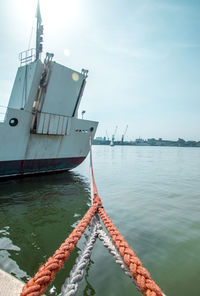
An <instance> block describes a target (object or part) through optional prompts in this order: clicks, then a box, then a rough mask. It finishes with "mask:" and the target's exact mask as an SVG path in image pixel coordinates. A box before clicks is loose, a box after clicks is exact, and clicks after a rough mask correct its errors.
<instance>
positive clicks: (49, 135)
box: [0, 4, 98, 177]
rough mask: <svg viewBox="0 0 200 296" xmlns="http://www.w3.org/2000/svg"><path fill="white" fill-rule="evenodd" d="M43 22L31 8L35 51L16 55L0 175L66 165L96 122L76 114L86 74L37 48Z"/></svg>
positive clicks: (75, 159)
mask: <svg viewBox="0 0 200 296" xmlns="http://www.w3.org/2000/svg"><path fill="white" fill-rule="evenodd" d="M42 34H43V26H42V25H41V15H40V10H39V4H38V8H37V34H36V54H35V53H34V50H33V49H31V50H28V51H25V52H23V53H21V54H20V61H21V65H20V67H19V68H18V71H17V74H16V78H15V82H14V85H13V89H12V92H11V96H10V100H9V104H8V108H7V112H6V115H5V118H4V122H2V123H0V139H1V142H0V177H7V176H14V175H25V174H32V173H44V172H50V171H59V170H68V169H72V168H74V167H76V166H77V165H79V164H80V163H81V162H82V161H83V160H84V159H85V158H86V156H87V154H88V152H89V138H90V135H91V133H92V137H94V135H95V131H96V128H97V125H98V123H97V122H95V121H89V120H83V119H79V118H78V108H79V104H80V101H81V98H82V95H83V91H84V88H85V84H86V79H87V76H88V71H87V70H84V69H83V70H82V71H81V72H77V71H74V70H72V69H70V68H68V67H65V66H63V65H61V64H58V63H56V62H54V61H53V54H50V53H47V54H46V58H45V60H44V62H43V63H42V62H41V60H40V53H41V51H42Z"/></svg>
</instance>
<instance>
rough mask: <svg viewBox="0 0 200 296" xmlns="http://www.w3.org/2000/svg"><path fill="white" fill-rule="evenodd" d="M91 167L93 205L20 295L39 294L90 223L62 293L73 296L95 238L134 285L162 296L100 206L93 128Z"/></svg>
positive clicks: (149, 293)
mask: <svg viewBox="0 0 200 296" xmlns="http://www.w3.org/2000/svg"><path fill="white" fill-rule="evenodd" d="M90 170H91V185H92V188H93V190H92V192H91V197H92V205H91V206H90V208H89V210H88V211H87V213H86V214H85V216H84V217H83V218H82V220H81V221H80V222H79V224H78V225H77V226H76V227H75V229H74V230H73V231H72V233H71V234H70V235H69V237H68V238H67V239H66V240H65V242H64V243H63V244H62V245H61V246H60V248H59V249H58V250H57V251H56V252H55V253H54V255H53V256H52V257H50V258H49V259H48V261H47V263H45V264H44V265H43V266H42V267H40V268H39V270H38V272H37V273H36V275H35V277H34V278H32V279H30V280H29V281H28V282H27V284H26V285H25V286H24V287H23V289H22V292H21V294H20V296H40V295H42V294H43V293H44V292H45V290H46V288H47V286H48V285H49V284H50V283H51V282H52V281H53V279H54V277H55V275H56V273H57V272H58V271H59V270H60V269H61V268H62V267H63V263H64V261H66V260H67V258H68V257H69V255H70V253H71V252H72V250H73V249H74V247H75V246H76V244H77V242H78V241H79V239H80V238H81V236H82V234H83V233H84V231H85V230H86V228H87V226H88V225H89V224H90V222H91V221H92V222H91V234H90V235H89V239H88V241H87V243H86V246H85V248H84V250H83V251H82V252H81V254H80V256H79V257H78V259H77V260H76V265H75V267H74V268H73V270H72V272H71V273H70V277H69V279H68V280H66V282H65V283H64V285H63V288H62V295H63V296H72V295H73V296H74V295H75V293H76V291H77V288H78V283H79V282H80V280H81V279H82V278H83V274H84V270H85V268H86V266H87V264H88V260H89V258H90V255H91V251H92V249H93V245H94V243H95V240H96V237H97V235H98V237H99V239H100V240H101V241H102V242H103V244H104V246H105V247H106V248H107V249H108V250H109V252H110V253H111V254H112V255H113V256H114V257H115V260H116V262H117V263H118V264H120V266H121V267H122V269H123V270H124V271H125V273H126V274H127V275H128V276H129V277H130V278H131V279H132V280H133V282H134V283H135V284H136V286H137V288H138V289H139V290H140V291H141V292H142V293H143V295H146V296H165V295H164V294H163V292H162V291H161V289H160V288H159V287H158V286H157V285H156V283H155V282H154V281H153V280H152V279H151V276H150V274H149V272H148V271H147V269H145V268H144V267H143V266H142V263H141V261H140V259H139V258H138V257H137V256H136V255H135V253H134V251H133V250H132V249H131V248H130V247H129V245H128V243H127V241H126V240H125V239H124V237H123V236H122V235H121V234H120V232H119V231H118V230H117V228H116V227H115V225H114V224H113V222H112V220H111V219H110V217H109V216H108V215H107V213H106V211H105V209H104V208H103V206H102V202H101V199H100V197H99V195H98V191H97V187H96V183H95V179H94V172H93V165H92V131H91V137H90ZM98 214H99V215H100V217H101V219H102V221H103V223H104V226H105V228H106V229H107V231H108V233H109V235H110V237H111V238H112V240H111V239H110V238H108V236H107V234H106V233H105V232H104V231H103V230H102V227H101V224H100V222H99V216H98Z"/></svg>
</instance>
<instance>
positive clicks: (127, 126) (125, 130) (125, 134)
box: [121, 124, 128, 143]
mask: <svg viewBox="0 0 200 296" xmlns="http://www.w3.org/2000/svg"><path fill="white" fill-rule="evenodd" d="M127 129H128V124H127V125H126V128H125V130H124V133H123V135H122V140H121V142H122V143H123V142H124V137H125V135H126V132H127Z"/></svg>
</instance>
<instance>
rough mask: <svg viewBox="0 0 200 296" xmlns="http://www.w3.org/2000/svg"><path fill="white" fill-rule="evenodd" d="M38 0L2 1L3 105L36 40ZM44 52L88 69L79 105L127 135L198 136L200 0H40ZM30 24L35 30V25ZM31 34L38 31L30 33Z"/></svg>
mask: <svg viewBox="0 0 200 296" xmlns="http://www.w3.org/2000/svg"><path fill="white" fill-rule="evenodd" d="M36 6H37V1H36V0H6V1H1V2H0V27H1V30H0V63H1V71H0V105H3V106H5V105H7V102H8V100H9V97H10V93H11V89H12V85H13V82H14V79H15V75H16V71H17V67H18V66H19V60H18V54H19V53H20V52H21V51H23V50H26V49H28V48H29V47H35V44H34V43H35V35H34V34H35V33H34V32H35V31H34V29H35V21H36V20H35V11H36ZM40 7H41V15H42V20H43V25H44V54H43V58H44V57H45V52H47V51H48V52H53V53H54V60H55V61H56V62H58V63H61V64H64V65H65V66H67V67H70V68H73V69H74V70H77V71H80V70H81V69H82V68H84V69H88V70H89V76H88V79H87V85H86V89H85V93H84V96H83V99H82V103H81V105H80V113H81V111H82V110H85V111H86V113H85V117H84V118H86V119H90V120H96V121H99V127H98V130H97V133H96V136H106V132H107V134H108V136H109V137H110V138H111V135H112V134H113V133H114V130H115V127H116V126H118V129H117V133H116V139H121V136H122V134H123V133H124V130H125V128H126V125H127V124H128V130H127V133H126V136H125V140H134V139H136V138H139V137H140V138H144V139H148V138H163V139H171V140H177V139H178V138H183V139H185V140H196V141H197V140H198V141H199V140H200V83H199V82H200V1H199V0H123V1H122V0H56V1H55V0H54V1H53V0H40ZM31 32H32V33H31ZM31 36H32V38H31Z"/></svg>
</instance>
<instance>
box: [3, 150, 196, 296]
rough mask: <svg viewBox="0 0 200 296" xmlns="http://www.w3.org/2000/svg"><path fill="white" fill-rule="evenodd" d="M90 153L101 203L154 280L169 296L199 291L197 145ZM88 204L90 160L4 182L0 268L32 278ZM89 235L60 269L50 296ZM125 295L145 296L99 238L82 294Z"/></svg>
mask: <svg viewBox="0 0 200 296" xmlns="http://www.w3.org/2000/svg"><path fill="white" fill-rule="evenodd" d="M93 158H94V172H95V177H96V182H97V186H98V189H99V194H100V197H101V199H102V201H103V205H104V207H105V209H106V211H107V213H108V214H109V215H110V217H111V218H112V220H113V222H114V223H115V225H116V226H117V227H118V228H119V230H120V232H121V233H122V234H123V236H124V237H125V238H126V239H127V241H128V242H129V244H130V246H131V247H133V249H134V251H135V252H136V254H137V255H138V256H139V257H140V258H141V260H142V262H143V265H144V266H145V267H147V268H148V270H149V271H150V273H151V276H152V278H153V279H154V280H155V281H156V283H158V284H159V285H160V287H161V288H163V290H164V292H165V294H166V295H170V296H177V295H181V296H188V295H189V296H199V290H200V284H199V266H200V256H199V254H200V236H199V229H200V215H199V212H200V198H199V192H200V182H199V180H200V149H197V148H181V147H137V146H135V147H123V146H121V147H120V146H118V147H117V146H116V147H113V148H111V147H105V146H95V147H94V153H93ZM89 202H90V193H89V169H88V159H87V160H86V161H85V162H84V163H83V164H82V165H81V166H79V167H78V168H77V169H75V170H74V171H73V172H71V173H62V174H55V175H48V176H41V177H32V178H26V179H19V180H13V181H7V182H4V183H0V268H2V269H4V270H6V271H8V272H9V273H12V274H14V275H15V276H17V277H18V278H21V279H23V280H25V279H27V278H28V277H30V276H33V275H34V274H35V272H36V271H37V270H38V267H39V266H40V265H41V264H42V263H44V262H45V261H46V259H48V257H50V256H51V255H52V254H53V253H54V252H55V250H56V249H57V248H58V247H59V246H60V244H61V243H62V242H63V241H64V240H65V238H66V237H67V236H68V234H69V233H70V232H71V231H72V229H73V228H74V226H75V225H76V224H77V223H78V221H79V220H80V219H81V218H82V216H83V215H84V214H85V212H86V211H87V209H88V205H89ZM86 237H87V234H84V235H83V238H82V239H81V241H80V242H79V243H78V246H77V248H76V249H75V250H74V251H73V252H72V254H71V255H70V257H69V259H68V261H67V262H66V264H65V267H64V269H63V270H61V271H60V272H59V273H58V274H57V276H56V279H55V281H54V282H53V285H55V287H56V291H58V292H55V293H54V294H53V295H57V294H56V293H59V291H60V287H61V285H62V284H63V283H64V281H65V279H66V277H67V276H68V275H69V272H70V270H71V268H72V266H73V264H74V262H75V259H76V257H77V255H78V253H79V252H80V249H82V247H83V244H84V241H85V238H86ZM51 287H52V286H51ZM122 294H123V295H127V296H128V295H135V296H136V295H138V296H139V295H141V294H140V293H139V292H138V291H137V290H136V288H135V287H134V285H133V284H132V283H131V281H130V280H129V278H128V277H127V276H126V275H125V274H124V273H123V272H122V270H121V268H120V266H119V265H117V264H116V263H115V261H114V259H113V257H112V256H111V255H110V254H109V253H108V251H107V250H106V249H105V248H104V246H103V245H102V243H101V242H100V241H99V240H97V241H96V243H95V246H94V249H93V252H92V256H91V260H90V264H89V266H88V268H87V271H86V275H85V277H84V279H83V281H82V282H81V283H80V287H79V289H78V293H77V296H82V295H84V296H89V295H97V296H100V295H109V296H110V295H114V296H121V295H122ZM47 295H49V294H48V293H47Z"/></svg>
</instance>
